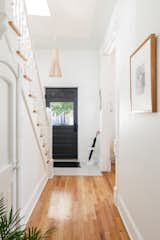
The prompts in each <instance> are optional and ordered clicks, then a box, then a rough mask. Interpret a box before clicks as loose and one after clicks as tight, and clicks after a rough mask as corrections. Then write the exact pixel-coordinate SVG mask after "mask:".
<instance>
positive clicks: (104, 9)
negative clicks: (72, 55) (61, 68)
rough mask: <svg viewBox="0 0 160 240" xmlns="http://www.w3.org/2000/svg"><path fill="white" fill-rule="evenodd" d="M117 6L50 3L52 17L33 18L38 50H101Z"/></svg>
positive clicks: (108, 0)
mask: <svg viewBox="0 0 160 240" xmlns="http://www.w3.org/2000/svg"><path fill="white" fill-rule="evenodd" d="M115 2H116V0H48V5H49V9H50V11H51V16H50V17H49V16H47V17H44V16H43V17H40V16H29V24H30V29H31V34H32V39H33V44H34V46H35V47H36V48H40V49H48V48H53V47H60V48H98V47H100V45H101V43H102V41H103V38H104V35H105V31H106V27H107V24H108V23H109V19H110V16H111V14H112V11H113V7H114V4H115ZM37 7H38V5H37ZM55 12H56V18H55V17H54V13H55ZM55 35H57V41H56V43H55Z"/></svg>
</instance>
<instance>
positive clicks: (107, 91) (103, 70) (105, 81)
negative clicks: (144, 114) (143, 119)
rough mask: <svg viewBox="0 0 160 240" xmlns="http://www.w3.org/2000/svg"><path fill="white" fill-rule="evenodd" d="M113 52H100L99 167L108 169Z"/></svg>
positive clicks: (111, 136)
mask: <svg viewBox="0 0 160 240" xmlns="http://www.w3.org/2000/svg"><path fill="white" fill-rule="evenodd" d="M115 64H116V63H115V52H112V53H111V54H110V55H104V53H101V54H100V66H101V67H100V88H101V93H102V109H101V113H100V125H101V137H100V145H101V146H100V152H101V169H102V170H103V171H110V169H111V157H112V156H111V152H110V148H111V145H113V142H114V140H115Z"/></svg>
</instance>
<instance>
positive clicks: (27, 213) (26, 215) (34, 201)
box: [21, 176, 48, 225]
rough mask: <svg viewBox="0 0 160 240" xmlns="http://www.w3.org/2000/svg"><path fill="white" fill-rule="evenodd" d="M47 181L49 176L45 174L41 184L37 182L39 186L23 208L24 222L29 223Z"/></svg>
mask: <svg viewBox="0 0 160 240" xmlns="http://www.w3.org/2000/svg"><path fill="white" fill-rule="evenodd" d="M47 181H48V177H47V176H43V178H42V179H41V180H40V182H39V184H37V186H36V187H35V190H34V192H33V193H32V194H31V197H30V200H29V201H28V202H27V204H26V206H25V207H24V208H23V209H22V210H21V216H22V217H23V219H22V222H23V224H24V225H26V224H27V222H28V220H29V218H30V216H31V214H32V211H33V209H34V208H35V206H36V204H37V202H38V200H39V197H40V195H41V193H42V191H43V189H44V187H45V185H46V183H47Z"/></svg>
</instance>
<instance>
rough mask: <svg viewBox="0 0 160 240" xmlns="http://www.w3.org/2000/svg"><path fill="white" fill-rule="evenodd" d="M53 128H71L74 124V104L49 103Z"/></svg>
mask: <svg viewBox="0 0 160 240" xmlns="http://www.w3.org/2000/svg"><path fill="white" fill-rule="evenodd" d="M50 109H51V111H52V113H53V115H52V125H53V126H72V125H73V124H74V103H73V102H52V103H50Z"/></svg>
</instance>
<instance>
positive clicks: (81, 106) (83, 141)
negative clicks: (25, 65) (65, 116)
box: [37, 50, 99, 162]
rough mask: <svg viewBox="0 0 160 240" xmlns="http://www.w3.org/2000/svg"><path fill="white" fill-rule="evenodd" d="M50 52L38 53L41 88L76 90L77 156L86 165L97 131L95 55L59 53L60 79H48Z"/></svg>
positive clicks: (77, 52)
mask: <svg viewBox="0 0 160 240" xmlns="http://www.w3.org/2000/svg"><path fill="white" fill-rule="evenodd" d="M52 52H53V51H52V50H39V51H37V62H38V67H39V72H40V78H41V81H42V83H43V86H44V87H78V125H79V126H78V155H79V160H80V161H81V162H86V161H87V159H88V155H89V148H90V146H91V144H92V140H93V138H94V137H95V134H96V131H97V130H98V129H99V79H98V70H99V64H98V51H92V50H91V51H82V50H81V51H76V50H61V51H60V63H61V67H62V74H63V77H62V79H50V78H49V77H48V76H49V70H50V65H51V61H52V58H53V56H52Z"/></svg>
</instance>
